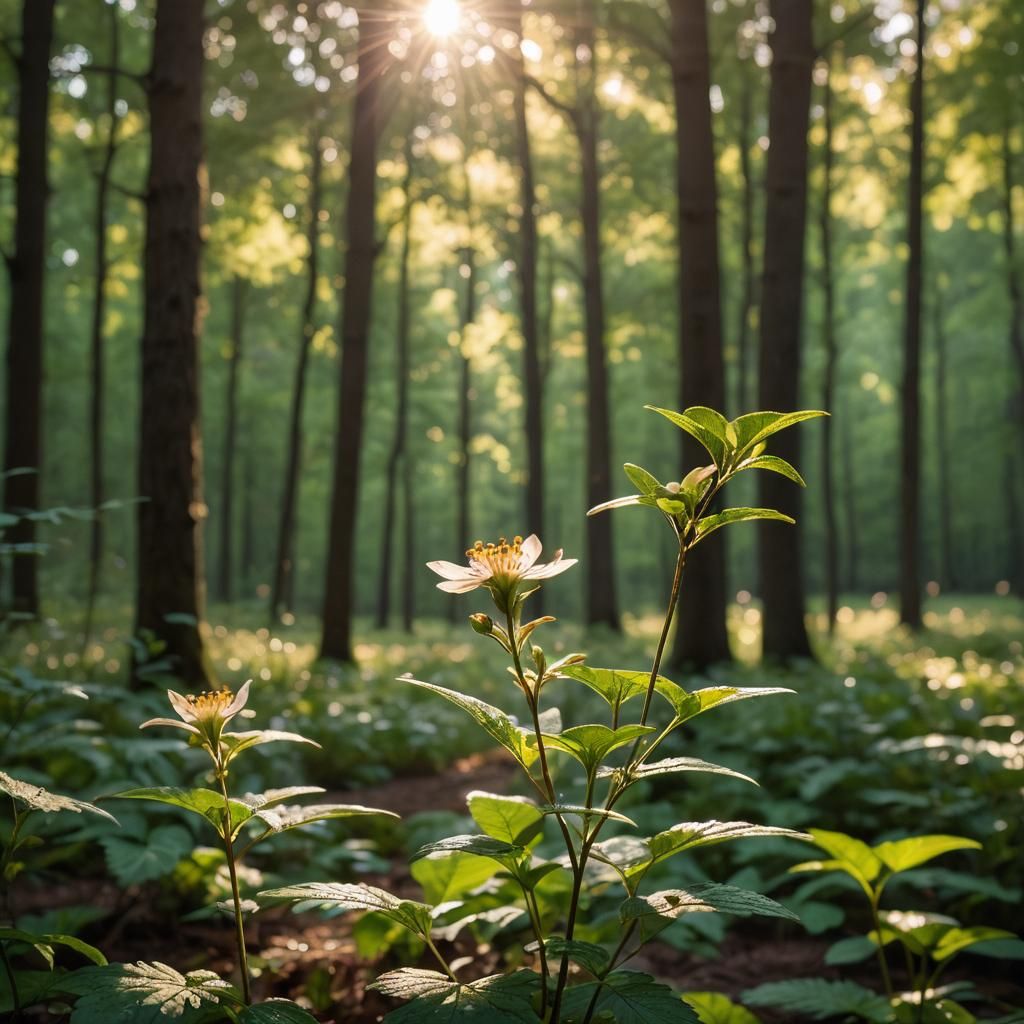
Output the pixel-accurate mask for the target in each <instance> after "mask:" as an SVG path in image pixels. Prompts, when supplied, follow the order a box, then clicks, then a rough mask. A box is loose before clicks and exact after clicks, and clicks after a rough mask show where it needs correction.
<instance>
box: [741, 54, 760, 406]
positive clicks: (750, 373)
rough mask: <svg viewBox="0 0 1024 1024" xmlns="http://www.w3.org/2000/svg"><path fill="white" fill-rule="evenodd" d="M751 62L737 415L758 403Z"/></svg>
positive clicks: (744, 79) (744, 118) (744, 133)
mask: <svg viewBox="0 0 1024 1024" xmlns="http://www.w3.org/2000/svg"><path fill="white" fill-rule="evenodd" d="M752 64H753V60H752V59H749V58H747V59H743V58H742V57H741V60H740V103H739V106H740V132H739V135H740V137H739V151H740V178H741V180H742V188H743V193H742V200H741V219H740V248H741V250H742V253H743V282H742V286H741V288H742V291H741V295H740V302H739V306H738V308H737V313H736V319H737V323H736V362H737V367H736V396H737V401H736V414H737V415H741V414H742V413H745V412H751V411H753V408H754V403H755V402H756V401H757V397H756V394H755V392H756V390H757V373H756V370H757V366H756V362H755V354H754V353H753V351H752V349H753V347H754V340H755V339H754V332H753V330H752V329H751V322H750V321H751V317H752V315H753V312H754V310H755V308H756V304H757V273H756V271H755V269H754V191H755V182H754V171H753V167H752V166H751V160H750V150H751V147H752V145H753V142H754V140H753V138H752V134H753V108H754V84H753V82H752V78H753V76H754V70H753V68H752V67H751V65H752Z"/></svg>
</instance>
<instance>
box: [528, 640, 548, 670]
mask: <svg viewBox="0 0 1024 1024" xmlns="http://www.w3.org/2000/svg"><path fill="white" fill-rule="evenodd" d="M530 653H531V654H532V655H533V663H534V665H536V666H537V674H538V675H541V676H542V675H544V673H545V671H546V670H547V667H548V659H547V658H545V657H544V652H543V651H542V650H541V649H540V648H539V647H538V646H537V645H536V644H534V645H533V647H532V648H530Z"/></svg>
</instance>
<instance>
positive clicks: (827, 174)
mask: <svg viewBox="0 0 1024 1024" xmlns="http://www.w3.org/2000/svg"><path fill="white" fill-rule="evenodd" d="M831 59H832V55H831V53H829V55H828V64H827V65H826V72H825V74H826V77H825V95H824V100H823V108H824V118H823V120H824V124H825V149H824V153H823V170H824V182H823V184H822V197H821V260H822V268H821V271H822V274H821V276H822V291H823V307H824V312H823V318H824V323H823V325H822V334H823V335H824V342H825V370H824V375H823V380H822V385H821V407H822V409H825V410H826V411H828V412H829V413H831V412H832V411H833V407H834V406H835V385H836V364H837V363H838V361H839V350H838V344H837V340H836V311H835V279H834V276H833V268H832V172H833V167H834V163H835V151H834V149H833V134H832V129H833V123H832V100H833V96H832V64H831ZM832 449H833V444H832V419H831V417H830V416H829V417H826V418H825V420H824V422H823V424H822V433H821V485H822V488H823V491H824V499H825V500H824V510H825V614H826V615H827V617H828V631H829V633H832V632H834V631H835V625H836V612H837V611H838V607H839V536H838V527H837V524H836V481H835V472H834V469H833V460H832V455H833V451H832Z"/></svg>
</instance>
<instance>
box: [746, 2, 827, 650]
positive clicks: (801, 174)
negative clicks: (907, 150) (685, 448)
mask: <svg viewBox="0 0 1024 1024" xmlns="http://www.w3.org/2000/svg"><path fill="white" fill-rule="evenodd" d="M812 7H813V5H812V2H811V0H773V3H772V16H773V17H774V19H775V32H774V34H773V36H772V69H771V88H770V91H769V100H768V103H769V114H768V122H769V134H770V137H771V145H770V147H769V149H768V159H767V164H766V167H765V229H764V276H763V280H762V288H761V332H760V333H761V353H760V371H761V373H760V377H761V390H760V399H759V403H760V406H761V408H762V409H778V410H781V411H783V412H787V411H789V410H792V409H796V408H797V407H798V405H799V400H800V331H801V323H802V312H803V275H804V235H805V229H806V221H807V123H808V112H809V108H810V98H811V68H812V64H813V62H814V43H813V40H812V23H811V21H812ZM772 450H773V452H775V454H777V455H779V456H781V457H782V458H784V459H786V460H788V461H789V462H791V463H794V464H795V465H799V463H800V431H799V430H787V431H785V432H784V433H782V434H779V435H778V437H777V438H773V440H772ZM759 486H760V498H761V501H760V503H761V504H762V505H766V506H768V507H769V508H776V509H779V510H780V511H782V512H785V513H787V514H788V515H791V516H793V517H794V518H795V519H797V521H798V522H797V525H796V526H780V525H779V524H777V523H776V524H762V527H761V532H760V545H759V549H760V550H759V563H760V577H761V595H762V598H763V600H764V613H763V622H764V654H765V657H766V658H778V659H788V658H793V657H808V656H810V654H811V647H810V642H809V640H808V637H807V627H806V624H805V623H804V585H803V569H802V566H801V557H800V556H801V543H800V541H801V526H800V524H799V519H800V506H801V500H800V489H799V488H797V487H794V486H793V484H792V483H790V482H789V481H788V480H786V479H785V478H783V477H781V476H779V475H778V474H776V473H761V474H760V480H759Z"/></svg>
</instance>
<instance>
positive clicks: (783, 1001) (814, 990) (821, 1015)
mask: <svg viewBox="0 0 1024 1024" xmlns="http://www.w3.org/2000/svg"><path fill="white" fill-rule="evenodd" d="M742 998H743V1001H744V1002H745V1003H749V1004H750V1005H751V1006H772V1007H776V1008H778V1009H780V1010H784V1011H786V1012H787V1013H794V1014H802V1015H804V1016H807V1017H810V1018H812V1019H813V1020H828V1019H829V1018H831V1017H843V1016H845V1015H847V1014H853V1015H854V1016H856V1017H859V1018H861V1019H862V1020H867V1021H872V1022H875V1024H888V1021H889V1020H890V1019H891V1011H890V1008H889V1001H888V1000H887V999H886V998H885V997H884V996H880V995H879V994H878V993H877V992H872V991H871V990H870V989H867V988H864V987H863V986H862V985H858V984H856V983H855V982H852V981H825V980H824V979H823V978H794V979H792V980H791V981H772V982H769V983H768V984H766V985H758V987H757V988H753V989H748V990H747V991H746V992H744V993H743V995H742Z"/></svg>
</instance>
